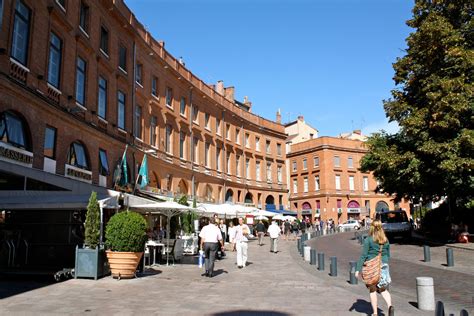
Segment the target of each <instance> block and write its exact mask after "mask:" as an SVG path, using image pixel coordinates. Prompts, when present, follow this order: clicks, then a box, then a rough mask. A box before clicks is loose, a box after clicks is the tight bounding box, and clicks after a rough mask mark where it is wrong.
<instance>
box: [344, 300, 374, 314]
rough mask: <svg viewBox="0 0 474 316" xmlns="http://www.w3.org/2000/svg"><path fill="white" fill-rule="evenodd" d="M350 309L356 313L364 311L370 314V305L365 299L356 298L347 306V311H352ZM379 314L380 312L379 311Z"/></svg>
mask: <svg viewBox="0 0 474 316" xmlns="http://www.w3.org/2000/svg"><path fill="white" fill-rule="evenodd" d="M352 311H356V312H358V313H365V314H368V315H371V314H372V306H371V305H370V302H367V301H366V300H363V299H358V300H357V301H355V302H354V303H353V304H352V306H351V307H350V308H349V312H352ZM379 315H380V313H379Z"/></svg>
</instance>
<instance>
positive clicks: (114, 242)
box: [105, 210, 147, 279]
mask: <svg viewBox="0 0 474 316" xmlns="http://www.w3.org/2000/svg"><path fill="white" fill-rule="evenodd" d="M146 228H147V223H146V220H145V219H144V218H143V217H142V216H141V215H140V214H138V213H135V212H130V211H128V210H127V211H125V212H120V213H117V214H115V215H114V216H112V217H111V218H110V220H109V222H108V223H107V227H106V229H105V238H106V245H107V249H108V250H107V252H106V253H107V259H108V260H109V265H110V270H111V272H112V276H113V277H117V278H119V279H121V278H133V277H134V276H135V271H136V270H137V266H138V264H139V263H140V259H141V257H142V255H143V249H144V247H145V241H146V239H147V236H146Z"/></svg>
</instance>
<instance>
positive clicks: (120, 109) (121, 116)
mask: <svg viewBox="0 0 474 316" xmlns="http://www.w3.org/2000/svg"><path fill="white" fill-rule="evenodd" d="M117 127H118V128H120V129H122V130H125V93H123V92H122V91H120V90H119V91H118V92H117Z"/></svg>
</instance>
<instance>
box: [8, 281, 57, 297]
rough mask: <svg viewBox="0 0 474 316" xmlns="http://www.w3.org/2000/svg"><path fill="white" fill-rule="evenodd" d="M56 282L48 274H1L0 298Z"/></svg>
mask: <svg viewBox="0 0 474 316" xmlns="http://www.w3.org/2000/svg"><path fill="white" fill-rule="evenodd" d="M54 283H56V282H55V281H54V278H53V276H52V275H49V276H44V275H42V276H31V275H28V276H25V275H18V276H1V277H0V300H1V299H4V298H7V297H10V296H15V295H18V294H21V293H25V292H29V291H33V290H36V289H39V288H42V287H45V286H49V285H51V284H54Z"/></svg>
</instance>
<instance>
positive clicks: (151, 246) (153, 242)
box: [146, 240, 165, 265]
mask: <svg viewBox="0 0 474 316" xmlns="http://www.w3.org/2000/svg"><path fill="white" fill-rule="evenodd" d="M146 246H147V247H148V248H149V249H150V250H151V249H153V264H152V265H156V248H163V247H164V246H165V244H163V243H161V242H159V241H157V240H148V241H147V242H146ZM150 253H151V252H150Z"/></svg>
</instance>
